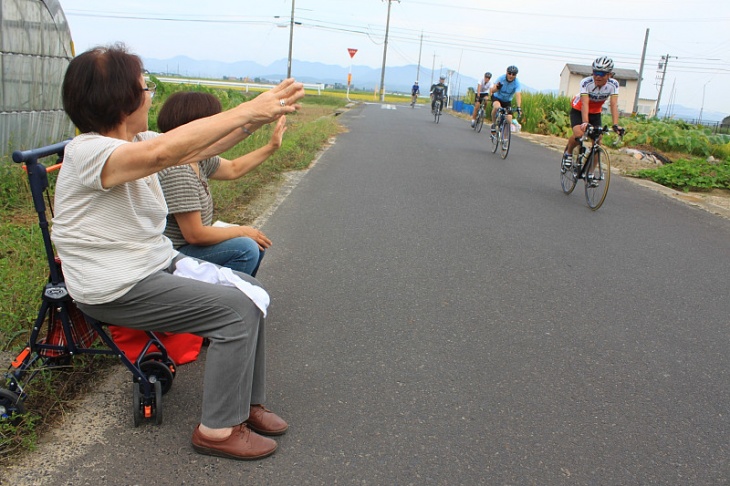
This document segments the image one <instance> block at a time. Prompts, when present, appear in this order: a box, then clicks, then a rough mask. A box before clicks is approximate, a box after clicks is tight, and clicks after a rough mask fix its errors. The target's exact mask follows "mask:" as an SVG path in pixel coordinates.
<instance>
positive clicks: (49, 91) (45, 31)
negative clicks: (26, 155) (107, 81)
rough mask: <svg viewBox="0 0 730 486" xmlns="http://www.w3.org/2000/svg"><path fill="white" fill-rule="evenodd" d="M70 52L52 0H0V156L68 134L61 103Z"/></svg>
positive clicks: (63, 24) (59, 12)
mask: <svg viewBox="0 0 730 486" xmlns="http://www.w3.org/2000/svg"><path fill="white" fill-rule="evenodd" d="M73 56H74V52H73V43H72V41H71V33H70V31H69V28H68V23H67V22H66V17H65V15H64V14H63V10H62V9H61V5H60V4H59V2H58V0H45V1H37V0H0V155H3V156H4V155H8V154H10V153H12V152H13V151H14V150H26V149H29V148H35V147H40V146H42V145H47V144H49V143H55V142H58V141H61V140H64V139H67V138H70V137H72V136H73V134H74V128H73V124H72V123H71V121H70V120H69V119H68V117H67V116H66V114H65V113H64V111H63V103H62V101H61V84H62V83H63V76H64V74H65V72H66V67H67V66H68V63H69V62H70V61H71V59H72V58H73Z"/></svg>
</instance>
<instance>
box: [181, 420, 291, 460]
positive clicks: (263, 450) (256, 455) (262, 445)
mask: <svg viewBox="0 0 730 486" xmlns="http://www.w3.org/2000/svg"><path fill="white" fill-rule="evenodd" d="M277 447H278V444H277V443H276V441H275V440H274V439H269V438H268V437H261V436H260V435H259V434H257V433H256V432H253V431H251V430H249V428H248V427H247V426H246V424H245V423H244V424H241V425H236V426H235V427H233V431H232V432H231V435H230V436H229V437H227V438H225V439H210V438H208V437H205V436H204V435H203V434H201V433H200V426H198V427H195V431H193V449H195V452H197V453H199V454H205V455H208V456H217V457H226V458H228V459H238V460H241V461H250V460H253V459H262V458H264V457H267V456H270V455H271V454H273V453H274V451H275V450H276V448H277Z"/></svg>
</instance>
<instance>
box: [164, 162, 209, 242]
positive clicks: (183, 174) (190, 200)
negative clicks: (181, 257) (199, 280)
mask: <svg viewBox="0 0 730 486" xmlns="http://www.w3.org/2000/svg"><path fill="white" fill-rule="evenodd" d="M220 165H221V160H220V157H218V156H215V157H212V158H210V159H206V160H203V161H201V162H199V163H198V167H199V172H200V176H198V175H197V174H196V173H195V171H194V170H193V168H192V167H191V166H190V164H185V165H178V166H175V167H168V168H167V169H162V170H161V171H160V172H159V173H158V174H157V175H158V176H159V178H160V184H161V185H162V192H163V193H164V194H165V200H166V201H167V210H168V213H169V214H168V215H167V227H166V228H165V236H167V237H168V238H170V240H172V244H173V246H174V247H175V248H180V247H181V246H183V245H185V244H187V242H186V241H185V238H184V237H183V234H182V231H181V230H180V226H178V224H177V220H176V219H175V214H178V213H189V212H192V211H200V218H201V220H202V221H203V226H210V225H211V224H212V223H213V198H212V197H211V195H210V190H208V178H209V177H210V176H212V175H213V174H215V172H216V171H217V170H218V168H219V167H220Z"/></svg>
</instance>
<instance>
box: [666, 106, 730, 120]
mask: <svg viewBox="0 0 730 486" xmlns="http://www.w3.org/2000/svg"><path fill="white" fill-rule="evenodd" d="M667 114H668V115H669V118H674V119H679V120H685V121H689V122H696V121H697V120H698V119H699V117H700V110H699V109H698V108H689V107H687V106H682V105H672V106H668V105H662V107H661V110H660V111H659V117H661V118H664V117H665V116H666V115H667ZM728 116H730V113H722V112H720V111H709V110H703V111H702V121H703V122H704V123H710V122H712V123H715V122H721V121H722V120H723V119H724V118H726V117H728Z"/></svg>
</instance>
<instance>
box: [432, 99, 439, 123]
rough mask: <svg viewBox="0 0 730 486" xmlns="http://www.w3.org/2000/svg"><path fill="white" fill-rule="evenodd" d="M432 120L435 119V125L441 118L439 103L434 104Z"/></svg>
mask: <svg viewBox="0 0 730 486" xmlns="http://www.w3.org/2000/svg"><path fill="white" fill-rule="evenodd" d="M433 116H434V118H435V119H436V123H438V122H439V119H440V118H441V102H440V101H437V102H436V113H434V115H433Z"/></svg>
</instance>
